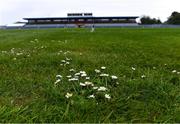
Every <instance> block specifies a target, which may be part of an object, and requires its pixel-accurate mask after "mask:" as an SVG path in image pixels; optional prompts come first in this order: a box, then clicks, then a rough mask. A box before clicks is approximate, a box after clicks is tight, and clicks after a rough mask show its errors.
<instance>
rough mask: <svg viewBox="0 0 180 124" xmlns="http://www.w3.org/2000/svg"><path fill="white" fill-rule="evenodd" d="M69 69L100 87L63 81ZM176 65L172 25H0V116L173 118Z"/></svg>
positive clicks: (179, 118) (177, 97)
mask: <svg viewBox="0 0 180 124" xmlns="http://www.w3.org/2000/svg"><path fill="white" fill-rule="evenodd" d="M35 39H37V40H35ZM61 51H62V52H61ZM66 51H70V53H67V54H64V52H66ZM19 53H20V54H22V55H18V54H19ZM66 57H68V58H71V59H72V60H71V61H70V64H69V65H66V66H61V64H62V62H61V60H63V59H65V58H66ZM102 66H105V67H106V70H104V73H108V74H110V75H116V76H117V77H118V80H117V82H118V83H119V84H116V81H114V80H112V79H111V78H110V77H106V78H101V77H99V76H98V74H96V73H95V72H94V70H95V69H100V68H101V67H102ZM132 67H134V68H135V69H136V70H135V71H133V70H132ZM71 68H73V69H75V70H76V72H78V71H81V70H84V71H86V72H87V74H88V75H89V76H90V78H91V79H90V81H91V82H93V83H94V85H95V86H98V87H99V86H106V87H107V88H108V91H106V92H98V91H96V90H92V88H91V86H89V87H81V86H80V85H79V82H78V81H76V82H69V81H68V80H67V78H66V76H67V75H69V74H70V72H69V69H71ZM173 70H177V72H176V73H172V71H173ZM178 71H179V72H180V29H110V28H109V29H96V31H95V32H93V33H90V31H89V29H48V30H0V122H81V123H83V122H95V123H99V122H101V123H103V122H108V123H109V122H112V123H116V122H161V123H168V122H180V74H179V72H178ZM58 74H60V75H62V76H63V79H62V81H61V82H59V83H58V84H57V85H54V82H55V81H56V75H58ZM142 75H144V76H145V78H142ZM80 81H81V82H82V83H84V82H85V80H84V79H81V80H80ZM67 92H69V93H73V96H72V97H71V98H69V99H67V98H66V97H65V95H66V93H67ZM105 93H108V94H110V96H111V99H109V100H108V99H106V98H104V94H105ZM91 94H94V95H95V98H94V99H89V98H87V97H88V96H89V95H91Z"/></svg>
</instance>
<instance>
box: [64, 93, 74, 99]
mask: <svg viewBox="0 0 180 124" xmlns="http://www.w3.org/2000/svg"><path fill="white" fill-rule="evenodd" d="M72 96H73V94H72V93H67V94H66V95H65V97H66V98H67V99H69V98H70V97H72Z"/></svg>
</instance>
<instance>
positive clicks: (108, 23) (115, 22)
mask: <svg viewBox="0 0 180 124" xmlns="http://www.w3.org/2000/svg"><path fill="white" fill-rule="evenodd" d="M137 18H138V16H124V17H122V16H112V17H108V16H105V17H96V16H93V14H92V13H68V14H67V17H48V18H24V20H27V23H26V25H25V26H26V27H28V26H29V27H33V26H34V27H40V28H41V27H91V26H95V27H114V26H115V27H118V26H122V25H129V26H133V25H138V24H137V22H136V19H137Z"/></svg>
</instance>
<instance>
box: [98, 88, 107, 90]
mask: <svg viewBox="0 0 180 124" xmlns="http://www.w3.org/2000/svg"><path fill="white" fill-rule="evenodd" d="M106 90H107V88H106V87H99V88H98V91H106Z"/></svg>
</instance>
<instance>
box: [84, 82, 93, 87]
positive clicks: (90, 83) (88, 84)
mask: <svg viewBox="0 0 180 124" xmlns="http://www.w3.org/2000/svg"><path fill="white" fill-rule="evenodd" d="M85 85H86V86H94V84H93V83H92V82H89V81H86V82H85Z"/></svg>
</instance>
